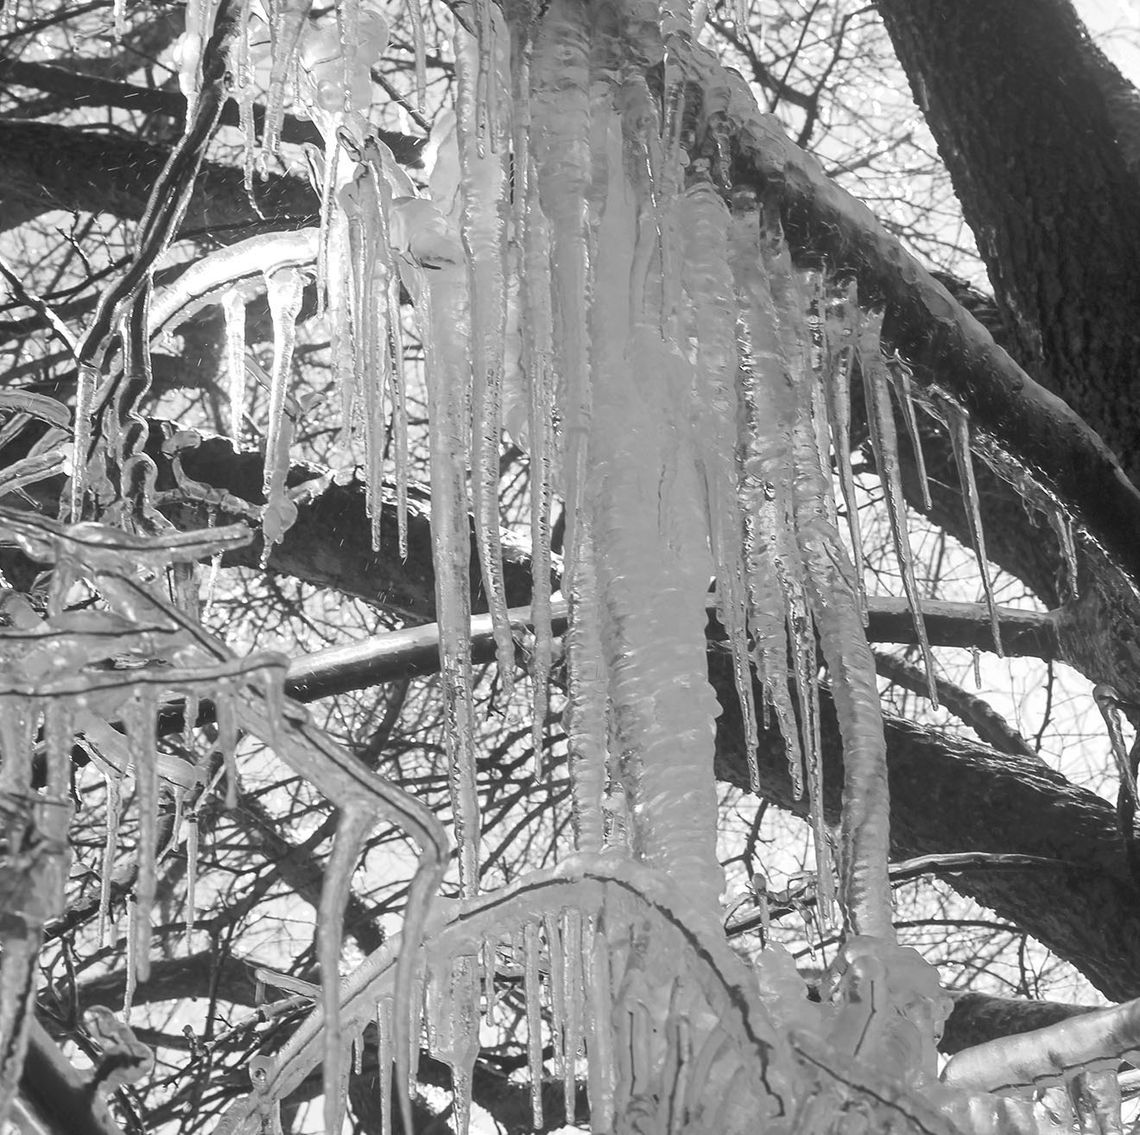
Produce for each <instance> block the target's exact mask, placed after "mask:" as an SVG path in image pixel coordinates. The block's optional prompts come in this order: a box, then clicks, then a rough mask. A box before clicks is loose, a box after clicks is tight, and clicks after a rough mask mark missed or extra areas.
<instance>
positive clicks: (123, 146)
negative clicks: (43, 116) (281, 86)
mask: <svg viewBox="0 0 1140 1135" xmlns="http://www.w3.org/2000/svg"><path fill="white" fill-rule="evenodd" d="M0 152H2V153H3V154H4V155H5V160H4V162H3V163H2V164H0V231H2V230H6V229H11V228H15V227H16V226H18V225H21V224H23V223H25V222H26V221H28V220H30V219H32V218H33V217H37V216H39V215H40V214H41V213H45V212H47V211H48V210H50V209H64V210H69V211H80V212H85V213H112V214H114V215H115V216H117V217H123V218H125V219H128V220H138V219H139V218H141V217H142V215H143V212H144V211H145V209H146V204H147V200H148V197H149V195H150V191H151V189H152V188H153V186H154V183H155V180H156V179H157V178H158V175H159V174H160V173H161V171H162V169H163V166H164V165H165V163H166V160H167V158H168V157H169V156H170V151H169V150H168V149H167V148H166V147H163V146H155V145H152V144H151V143H149V142H143V141H140V140H139V139H137V138H128V137H124V136H122V135H118V134H105V133H98V132H96V131H93V130H80V129H78V128H75V127H69V126H56V125H54V124H52V123H47V122H21V121H14V120H11V119H7V120H2V119H0ZM257 201H258V207H259V208H260V210H261V213H258V211H257V210H256V209H255V208H254V207H253V205H252V204H251V203H250V201H249V198H248V197H247V195H246V192H245V187H244V185H243V183H242V172H241V170H240V169H237V168H235V167H231V166H224V165H218V164H217V163H211V162H206V163H203V165H202V171H201V174H200V176H199V178H198V183H197V185H196V186H195V189H194V195H193V197H192V198H191V200H190V207H189V208H188V210H187V212H186V216H185V218H184V219H183V222H182V231H183V232H185V231H202V232H205V231H209V232H210V233H211V234H212V236H214V237H215V238H216V239H218V240H221V241H224V240H225V239H226V234H227V232H229V233H230V236H231V239H232V237H233V236H234V230H245V231H241V232H240V235H248V229H249V228H250V227H251V226H264V224H265V220H264V218H265V217H272V218H273V219H274V220H275V221H276V222H277V224H278V226H279V227H280V226H281V225H282V224H289V225H298V226H299V225H306V224H313V223H314V222H315V221H316V219H317V212H318V209H319V204H318V201H317V198H316V194H315V193H314V192H313V190H312V188H311V187H310V186H309V184H308V182H306V181H303V180H302V179H301V178H299V177H292V176H288V175H282V174H272V175H270V177H269V178H268V179H267V180H266V181H264V182H259V183H258V184H257Z"/></svg>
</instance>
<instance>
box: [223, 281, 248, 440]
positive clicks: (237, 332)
mask: <svg viewBox="0 0 1140 1135" xmlns="http://www.w3.org/2000/svg"><path fill="white" fill-rule="evenodd" d="M222 311H223V312H224V314H225V318H226V373H227V378H228V382H227V389H228V393H229V407H230V437H232V438H233V439H234V441H237V442H240V441H241V430H242V420H243V419H242V416H243V414H244V407H245V296H243V295H242V293H241V290H240V289H239V288H231V289H230V290H229V291H228V292H226V294H225V297H224V298H223V299H222Z"/></svg>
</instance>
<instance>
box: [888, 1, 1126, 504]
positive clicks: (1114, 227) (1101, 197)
mask: <svg viewBox="0 0 1140 1135" xmlns="http://www.w3.org/2000/svg"><path fill="white" fill-rule="evenodd" d="M878 10H879V12H880V14H881V15H882V18H883V21H884V23H885V24H886V26H887V30H888V32H889V33H890V36H891V40H892V42H893V43H894V46H895V51H896V53H897V54H898V56H899V59H900V61H901V62H902V64H903V66H904V68H905V69H906V72H907V75H908V77H909V78H910V82H911V87H912V90H913V91H914V95H915V101H916V102H917V103H918V105H919V107H920V108H921V109H922V111H923V114H924V115H925V117H926V120H927V122H928V124H929V125H930V128H931V130H932V131H933V133H934V135H935V138H936V139H937V141H938V148H939V152H940V153H941V155H942V158H943V160H944V161H945V162H946V165H947V167H948V169H949V171H950V176H951V178H952V180H953V183H954V189H955V192H956V194H957V196H958V199H959V201H960V202H961V204H962V209H963V213H964V214H965V217H966V220H967V222H968V223H969V224H970V227H971V228H972V229H973V231H974V235H975V236H976V238H977V241H978V248H979V250H980V252H981V254H982V257H983V259H984V260H985V262H986V267H987V268H988V269H989V274H990V279H991V280H992V281H993V285H994V288H995V291H996V295H997V299H998V301H999V302H1000V304H1001V306H1002V310H1003V313H1004V314H1005V316H1006V322H1007V324H1008V325H1009V327H1010V329H1011V331H1012V332H1013V336H1014V342H1015V344H1016V352H1017V357H1018V359H1019V360H1020V361H1021V362H1022V364H1023V365H1025V366H1026V367H1028V368H1029V369H1030V370H1031V372H1032V373H1033V374H1035V375H1036V376H1037V377H1038V378H1039V379H1040V380H1041V381H1043V382H1044V383H1046V384H1047V385H1048V386H1049V387H1050V388H1051V389H1052V390H1054V391H1056V392H1057V393H1058V394H1059V395H1060V396H1061V397H1062V398H1064V399H1065V400H1066V401H1067V402H1069V403H1070V405H1073V406H1075V407H1076V408H1077V409H1078V410H1079V411H1080V413H1081V415H1082V416H1083V417H1084V418H1085V420H1086V421H1088V423H1089V425H1090V426H1091V427H1092V428H1093V429H1095V430H1096V431H1097V432H1098V433H1099V434H1100V436H1101V437H1102V438H1104V440H1105V441H1106V442H1107V443H1108V445H1109V446H1110V447H1111V448H1112V450H1113V451H1114V452H1115V453H1116V454H1117V456H1118V457H1119V458H1120V460H1121V462H1122V463H1123V466H1124V469H1125V471H1126V472H1127V474H1128V475H1129V476H1130V477H1131V478H1132V479H1133V481H1136V480H1137V479H1138V478H1140V392H1138V390H1137V387H1136V384H1135V381H1134V376H1135V375H1136V373H1137V371H1138V370H1140V331H1138V328H1137V325H1136V315H1135V312H1136V298H1137V296H1140V260H1138V259H1137V256H1136V249H1137V248H1140V211H1138V210H1137V209H1136V195H1137V193H1138V192H1140V177H1138V176H1137V173H1138V172H1140V164H1138V163H1140V94H1138V93H1137V92H1136V90H1135V89H1134V88H1133V87H1132V86H1131V85H1130V84H1129V83H1128V82H1127V81H1126V80H1125V79H1124V78H1123V77H1122V76H1121V75H1120V74H1119V72H1118V71H1117V70H1116V69H1115V68H1114V67H1113V66H1112V64H1111V63H1109V62H1108V60H1107V59H1105V57H1104V56H1103V55H1102V54H1101V52H1100V51H1099V50H1098V49H1097V48H1096V46H1095V45H1094V44H1093V43H1092V42H1091V41H1090V40H1089V38H1088V35H1087V33H1086V32H1085V29H1084V27H1083V26H1082V24H1081V22H1080V19H1079V18H1078V16H1077V14H1076V12H1075V10H1074V8H1073V6H1072V4H1071V3H1070V0H882V2H880V3H879V4H878Z"/></svg>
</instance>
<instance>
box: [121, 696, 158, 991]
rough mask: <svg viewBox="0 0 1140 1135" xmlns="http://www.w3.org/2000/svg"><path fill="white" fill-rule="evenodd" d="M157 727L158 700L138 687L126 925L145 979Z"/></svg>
mask: <svg viewBox="0 0 1140 1135" xmlns="http://www.w3.org/2000/svg"><path fill="white" fill-rule="evenodd" d="M144 690H145V688H144ZM157 730H158V703H157V702H156V701H155V699H154V696H153V695H152V694H151V693H150V691H149V690H145V692H144V691H143V690H140V692H138V693H136V694H135V697H134V701H133V703H132V705H131V707H130V712H129V714H128V725H127V743H128V745H129V747H130V753H131V760H132V763H133V764H134V769H135V796H136V798H137V799H138V810H139V839H138V849H137V851H136V855H137V858H138V869H139V874H138V882H137V883H136V885H135V900H136V901H135V905H134V907H133V910H132V921H131V927H130V934H131V937H132V939H133V941H134V965H135V975H136V977H137V979H138V980H139V981H146V980H147V978H148V977H149V976H150V918H151V910H152V908H153V907H154V897H155V887H156V884H157V881H158V877H157V860H158V751H157V749H156V747H155V741H156V737H157Z"/></svg>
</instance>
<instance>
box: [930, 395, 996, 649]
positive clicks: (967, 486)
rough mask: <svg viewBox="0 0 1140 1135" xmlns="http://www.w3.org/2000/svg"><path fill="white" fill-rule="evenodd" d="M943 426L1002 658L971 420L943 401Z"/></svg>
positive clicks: (958, 408)
mask: <svg viewBox="0 0 1140 1135" xmlns="http://www.w3.org/2000/svg"><path fill="white" fill-rule="evenodd" d="M943 406H944V408H945V414H946V425H947V428H948V429H949V431H950V444H951V446H952V448H953V450H954V464H955V465H957V466H958V477H959V479H960V480H961V484H962V503H963V505H964V506H965V509H966V522H967V523H968V524H969V526H970V539H971V540H972V542H973V545H974V556H975V557H976V558H977V561H978V571H979V572H981V576H982V588H983V590H984V591H985V595H986V606H987V608H988V609H989V613H990V628H991V629H992V631H993V636H994V650H995V651H996V652H997V655H998V657H999V658H1000V657H1002V649H1001V627H1000V625H999V623H998V613H997V602H996V600H995V599H994V589H993V583H992V581H991V580H990V565H989V559H988V557H987V556H986V539H985V536H984V534H983V532H982V511H981V502H980V501H979V500H978V485H977V482H976V481H975V480H974V458H973V454H972V453H971V451H970V420H969V417H968V416H967V414H966V411H965V410H963V409H962V407H961V406H959V405H957V404H956V403H954V402H951V401H950V400H949V399H948V398H946V399H943Z"/></svg>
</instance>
